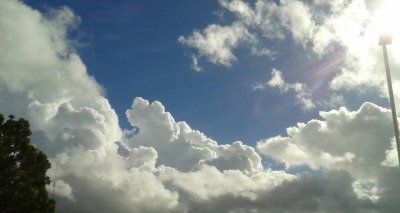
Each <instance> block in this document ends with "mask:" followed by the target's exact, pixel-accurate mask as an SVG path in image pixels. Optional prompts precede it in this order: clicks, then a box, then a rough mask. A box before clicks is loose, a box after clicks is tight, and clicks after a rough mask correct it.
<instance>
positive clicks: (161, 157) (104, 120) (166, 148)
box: [0, 0, 400, 212]
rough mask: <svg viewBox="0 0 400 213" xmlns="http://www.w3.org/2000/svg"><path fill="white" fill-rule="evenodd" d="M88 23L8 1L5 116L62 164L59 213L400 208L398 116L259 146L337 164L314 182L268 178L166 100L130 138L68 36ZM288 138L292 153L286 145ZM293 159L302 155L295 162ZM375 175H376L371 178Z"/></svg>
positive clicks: (378, 113)
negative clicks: (20, 121) (180, 117)
mask: <svg viewBox="0 0 400 213" xmlns="http://www.w3.org/2000/svg"><path fill="white" fill-rule="evenodd" d="M77 20H79V19H78V18H77V17H75V15H74V14H73V12H72V11H71V10H70V9H68V8H61V9H59V10H53V11H51V15H43V14H41V13H40V12H38V11H35V10H33V9H31V8H29V7H28V6H26V5H24V4H23V3H22V2H19V1H8V0H6V1H3V2H2V7H0V31H1V32H4V33H3V34H2V35H1V36H0V46H1V47H2V48H5V49H7V50H8V51H2V52H0V54H1V57H0V100H2V101H1V102H0V111H1V112H2V113H4V114H10V113H12V114H15V115H16V116H17V117H24V118H27V119H29V121H30V122H31V126H32V130H33V135H32V138H31V140H32V143H34V144H35V145H37V146H38V147H39V148H40V149H42V150H43V151H44V152H45V153H46V154H47V155H48V156H49V159H50V161H51V162H52V164H53V167H52V168H51V169H50V170H49V171H48V175H49V176H50V177H51V178H53V176H54V174H56V184H55V188H54V195H55V197H56V199H57V211H58V212H293V211H296V212H310V211H311V212H312V211H314V212H333V211H340V212H368V211H370V212H385V211H386V212H393V211H395V210H396V209H398V208H399V206H398V205H399V204H398V199H397V198H398V197H399V192H400V189H399V185H398V179H399V177H400V174H399V172H397V170H394V169H393V168H391V167H389V166H392V165H391V164H390V163H388V162H391V160H390V159H391V158H392V157H391V155H392V154H390V153H391V150H392V149H393V147H392V146H391V144H390V138H391V130H392V129H391V128H390V127H391V126H390V122H389V121H390V114H389V112H388V111H387V110H385V109H382V108H380V107H377V106H375V105H372V104H365V105H364V106H363V107H362V108H361V109H360V110H359V111H357V112H350V111H348V110H345V109H340V110H338V111H330V112H325V113H322V114H321V115H322V117H323V118H324V119H325V121H310V122H309V123H307V124H302V125H299V126H298V127H294V128H290V129H289V130H288V135H289V136H288V137H274V138H271V139H266V140H265V141H274V140H275V141H277V142H276V143H275V145H276V146H282V147H283V148H282V149H271V150H273V151H274V152H271V153H268V152H269V151H268V147H267V145H268V143H267V144H265V145H264V144H263V143H260V145H259V148H260V151H261V152H263V153H264V154H269V155H270V156H269V157H272V158H275V159H276V160H277V161H279V162H283V163H285V164H286V165H288V166H297V165H300V164H306V165H309V166H311V167H315V168H316V167H319V166H321V165H320V164H321V163H319V162H316V161H315V160H320V161H321V162H327V164H326V165H328V166H327V167H326V169H327V171H326V172H320V173H317V174H315V175H307V174H305V175H297V176H295V175H291V174H288V173H287V172H286V171H279V170H278V171H272V170H270V169H265V168H263V166H262V164H261V162H262V159H261V157H260V156H259V154H258V153H257V152H256V150H255V149H254V148H252V147H250V146H248V145H245V144H243V143H241V142H239V141H238V142H234V143H232V144H227V145H219V144H218V143H217V142H215V141H213V140H212V139H210V138H208V137H207V136H205V135H204V134H203V133H201V132H199V131H197V130H193V129H191V127H190V126H189V125H188V124H187V123H185V122H176V121H175V120H174V118H173V117H172V115H171V114H170V113H168V112H167V111H166V110H165V108H164V106H163V105H162V104H161V103H160V102H157V101H155V102H152V103H150V102H149V101H147V100H145V99H142V98H136V99H134V102H133V105H132V108H131V109H129V110H128V111H127V117H128V120H129V122H130V123H131V124H133V125H135V127H137V129H138V131H137V132H135V133H133V134H132V133H131V134H128V133H127V132H130V131H129V130H128V131H122V130H121V128H120V127H119V125H118V117H117V116H116V113H115V111H114V110H113V109H112V108H111V106H110V104H109V102H108V100H107V99H106V98H105V97H104V94H103V92H102V88H101V87H100V86H99V85H98V84H97V83H96V81H95V80H94V78H93V77H90V76H89V75H88V73H87V72H86V67H85V65H84V64H83V62H82V61H81V60H80V58H79V56H78V55H77V54H76V52H75V51H74V49H73V47H72V46H71V45H70V44H71V42H70V41H69V40H68V38H66V32H67V31H68V30H69V29H71V27H72V28H74V27H77V26H76V24H77V23H78V22H79V21H77ZM37 53H41V54H37ZM277 85H280V84H279V83H278V84H277ZM284 85H286V83H284ZM4 100H5V101H4ZM336 139H337V140H336ZM284 140H286V141H287V142H290V143H293V146H286V145H282V144H278V142H284ZM116 141H119V142H118V143H116ZM294 141H295V142H294ZM373 141H379V143H374V142H373ZM361 142H363V143H364V144H365V145H368V146H365V147H364V146H359V143H361ZM285 147H289V148H285ZM304 148H307V149H304ZM288 149H289V150H293V151H295V152H297V154H296V155H294V156H290V154H291V153H285V151H286V150H288ZM347 152H349V153H353V154H354V156H353V155H352V154H346V153H347ZM324 153H326V154H324ZM379 153H381V154H382V153H383V155H380V154H379ZM385 154H386V155H385ZM367 157H368V158H367ZM295 160H299V162H296V161H295ZM313 160H314V161H313ZM349 162H353V163H354V166H353V165H352V164H350V163H349ZM385 162H387V163H385ZM381 164H383V165H381ZM55 165H57V166H55ZM324 165H325V164H324ZM356 166H357V168H356ZM358 167H359V168H358ZM375 167H377V168H383V169H381V170H379V169H376V168H375ZM336 168H339V169H344V170H343V171H338V170H335V169H336ZM367 172H369V173H367ZM364 173H367V176H368V177H364V176H363V177H361V178H360V175H359V174H364ZM375 180H376V182H375ZM375 183H376V184H375ZM48 189H49V191H52V190H53V187H51V186H50V187H48ZM370 200H373V201H374V202H372V201H371V202H370Z"/></svg>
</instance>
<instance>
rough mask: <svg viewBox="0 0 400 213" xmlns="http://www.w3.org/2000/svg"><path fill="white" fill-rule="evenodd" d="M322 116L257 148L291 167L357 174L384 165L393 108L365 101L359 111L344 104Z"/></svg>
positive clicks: (265, 141) (266, 141) (389, 139)
mask: <svg viewBox="0 0 400 213" xmlns="http://www.w3.org/2000/svg"><path fill="white" fill-rule="evenodd" d="M320 115H321V117H322V118H323V120H311V121H309V122H308V123H299V124H298V125H297V127H290V128H288V129H287V134H288V136H287V137H282V136H278V137H273V138H269V139H268V140H264V141H260V142H259V143H258V145H257V147H258V149H259V150H260V151H261V152H262V153H264V154H266V155H268V156H271V157H273V158H275V159H276V160H278V161H281V162H283V163H284V164H285V165H286V166H288V167H293V166H300V165H307V166H310V167H311V168H314V169H317V168H328V169H334V168H335V169H346V170H348V171H351V173H352V174H353V175H356V176H357V177H360V176H365V177H367V176H369V175H371V174H373V172H372V170H371V169H372V168H381V164H382V162H385V160H386V158H388V157H387V156H388V155H390V154H389V153H390V151H388V150H391V149H392V147H393V145H391V140H392V137H393V129H392V123H391V117H390V111H388V110H386V109H384V108H381V107H378V106H376V105H374V104H371V103H364V104H363V105H362V106H361V108H360V109H359V110H358V111H348V110H347V109H346V108H344V107H342V108H340V109H339V110H332V111H329V112H320ZM375 175H376V174H375Z"/></svg>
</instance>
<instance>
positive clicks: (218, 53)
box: [178, 23, 254, 67]
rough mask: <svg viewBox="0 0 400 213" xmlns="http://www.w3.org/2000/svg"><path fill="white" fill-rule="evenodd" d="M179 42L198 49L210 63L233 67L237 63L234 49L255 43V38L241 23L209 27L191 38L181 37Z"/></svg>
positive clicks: (195, 32) (196, 32)
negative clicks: (248, 43)
mask: <svg viewBox="0 0 400 213" xmlns="http://www.w3.org/2000/svg"><path fill="white" fill-rule="evenodd" d="M178 41H179V42H180V43H182V44H184V45H187V46H189V47H193V48H196V49H198V51H199V55H200V56H205V57H207V59H208V60H210V62H212V63H215V64H220V65H224V66H228V67H229V66H231V65H232V62H234V61H236V57H235V55H234V54H233V53H232V51H233V49H235V48H236V47H238V46H239V45H240V44H242V43H246V42H250V43H251V42H254V38H253V36H252V35H251V34H250V33H249V32H248V31H247V29H246V28H245V27H244V26H243V25H242V24H240V23H234V24H232V25H231V26H220V25H216V24H212V25H209V26H208V27H207V28H206V29H204V31H203V32H199V31H194V32H193V34H192V35H191V36H189V37H183V36H180V37H179V38H178Z"/></svg>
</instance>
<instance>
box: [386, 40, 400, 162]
mask: <svg viewBox="0 0 400 213" xmlns="http://www.w3.org/2000/svg"><path fill="white" fill-rule="evenodd" d="M382 49H383V58H384V60H385V68H386V78H387V82H388V89H389V99H390V106H391V108H392V119H393V127H394V135H395V138H396V146H397V157H398V160H399V165H400V151H399V147H400V139H399V125H398V123H397V114H396V106H395V103H394V98H393V88H392V78H391V76H390V68H389V60H388V56H387V49H386V44H383V45H382Z"/></svg>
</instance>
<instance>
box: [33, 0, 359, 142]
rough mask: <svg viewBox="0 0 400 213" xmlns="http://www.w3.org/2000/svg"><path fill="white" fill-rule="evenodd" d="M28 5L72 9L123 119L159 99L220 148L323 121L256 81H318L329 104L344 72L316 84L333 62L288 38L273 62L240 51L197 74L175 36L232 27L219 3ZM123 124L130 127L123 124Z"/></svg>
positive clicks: (82, 46)
mask: <svg viewBox="0 0 400 213" xmlns="http://www.w3.org/2000/svg"><path fill="white" fill-rule="evenodd" d="M26 2H27V3H28V4H29V5H32V6H33V7H34V8H37V9H39V10H41V11H46V9H48V8H49V7H50V8H57V7H61V6H68V7H70V8H71V9H72V10H73V11H74V12H75V13H76V14H77V15H78V16H79V17H80V19H81V24H80V26H79V29H78V30H76V31H73V32H72V33H71V35H70V37H71V39H73V40H74V41H76V42H77V45H76V49H77V51H78V52H79V55H80V56H81V57H82V60H83V61H84V63H85V64H86V66H87V70H88V72H89V74H91V75H93V76H94V77H95V78H96V80H97V81H98V82H99V83H100V84H101V85H102V86H103V87H104V88H105V90H106V94H107V97H108V99H109V100H110V102H111V105H112V106H113V108H114V109H115V110H116V111H117V113H118V114H119V115H120V116H122V117H123V116H124V114H125V111H126V109H128V108H129V107H130V105H131V104H132V101H131V100H132V99H133V98H134V97H137V96H139V97H144V98H146V99H149V100H159V101H161V102H162V103H163V104H164V105H165V106H166V108H167V110H168V111H170V112H171V113H172V114H173V115H174V117H175V119H176V120H178V121H180V120H184V121H187V122H188V123H190V124H191V126H193V127H194V128H196V129H199V130H201V131H203V132H206V133H207V135H208V136H209V137H211V138H213V139H215V140H217V141H219V142H220V143H231V142H233V141H236V140H241V141H244V142H245V143H249V144H253V145H254V144H255V142H256V141H257V140H259V139H262V138H265V137H270V136H273V135H276V134H284V133H285V131H286V130H285V129H286V127H288V126H291V125H295V124H296V123H297V122H305V121H307V120H309V119H310V118H315V117H317V116H318V111H319V110H320V109H321V107H317V108H315V109H313V110H310V111H304V110H302V109H301V107H299V106H298V105H295V104H294V102H295V100H294V97H293V94H285V95H282V94H280V92H279V91H278V90H274V89H270V90H267V91H260V92H258V91H256V92H254V91H253V90H252V87H253V86H254V85H255V84H256V83H258V82H259V81H267V80H269V78H270V71H271V69H272V68H274V67H276V68H277V69H280V70H284V73H285V78H286V79H287V81H289V82H294V81H298V82H304V83H308V84H309V85H313V84H316V83H315V81H321V84H322V85H321V86H318V88H316V89H315V90H314V91H313V92H315V94H313V95H315V96H317V97H322V98H327V96H326V95H325V93H326V92H327V91H326V90H327V88H326V85H327V83H328V82H329V80H331V79H332V78H333V77H334V75H335V73H336V72H338V71H339V68H338V66H339V65H337V64H335V65H334V66H332V67H329V69H330V70H329V71H330V73H329V74H328V75H327V76H324V78H323V79H315V78H313V77H312V76H313V72H315V71H316V69H318V68H319V67H321V66H325V63H326V62H327V61H329V60H330V59H329V58H330V57H331V56H325V57H323V58H319V57H318V56H316V55H315V54H313V53H310V52H309V51H307V50H305V49H303V48H302V47H301V46H300V45H299V44H295V43H294V42H293V41H291V40H290V39H286V40H283V41H277V42H276V41H275V42H274V41H268V40H266V41H263V42H264V43H265V45H267V46H271V47H273V48H274V50H275V51H276V52H277V55H276V58H275V59H273V60H271V59H270V58H268V57H265V56H254V55H251V54H250V50H249V49H248V48H245V47H239V48H238V49H237V50H235V54H236V56H237V61H236V62H234V63H233V65H232V66H231V67H225V66H221V65H215V64H212V63H209V62H208V61H207V60H205V59H202V60H201V63H202V66H204V70H203V72H202V73H197V72H195V71H194V70H192V69H191V55H193V53H194V50H193V49H191V48H188V47H185V46H184V45H182V44H181V43H179V42H178V37H179V36H182V35H183V36H188V35H190V34H191V32H192V31H193V30H195V29H202V28H205V27H206V26H207V25H208V24H209V23H210V22H215V23H219V24H229V22H231V20H232V19H233V18H232V14H229V13H228V12H227V11H224V10H223V9H222V8H221V7H220V6H219V4H218V2H217V1H211V0H210V1H201V2H200V1H173V2H170V1H168V2H164V1H163V2H159V1H121V2H112V3H111V2H108V1H100V2H96V4H93V3H90V2H82V1H39V2H38V1H26ZM218 14H223V15H218ZM318 83H319V82H318ZM360 103H362V102H360V101H358V102H356V103H355V106H354V107H353V109H356V108H358V107H359V105H360ZM323 109H324V108H323ZM120 124H121V125H122V126H123V127H125V128H130V127H129V124H128V123H127V122H126V121H125V120H124V119H121V120H120Z"/></svg>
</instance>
